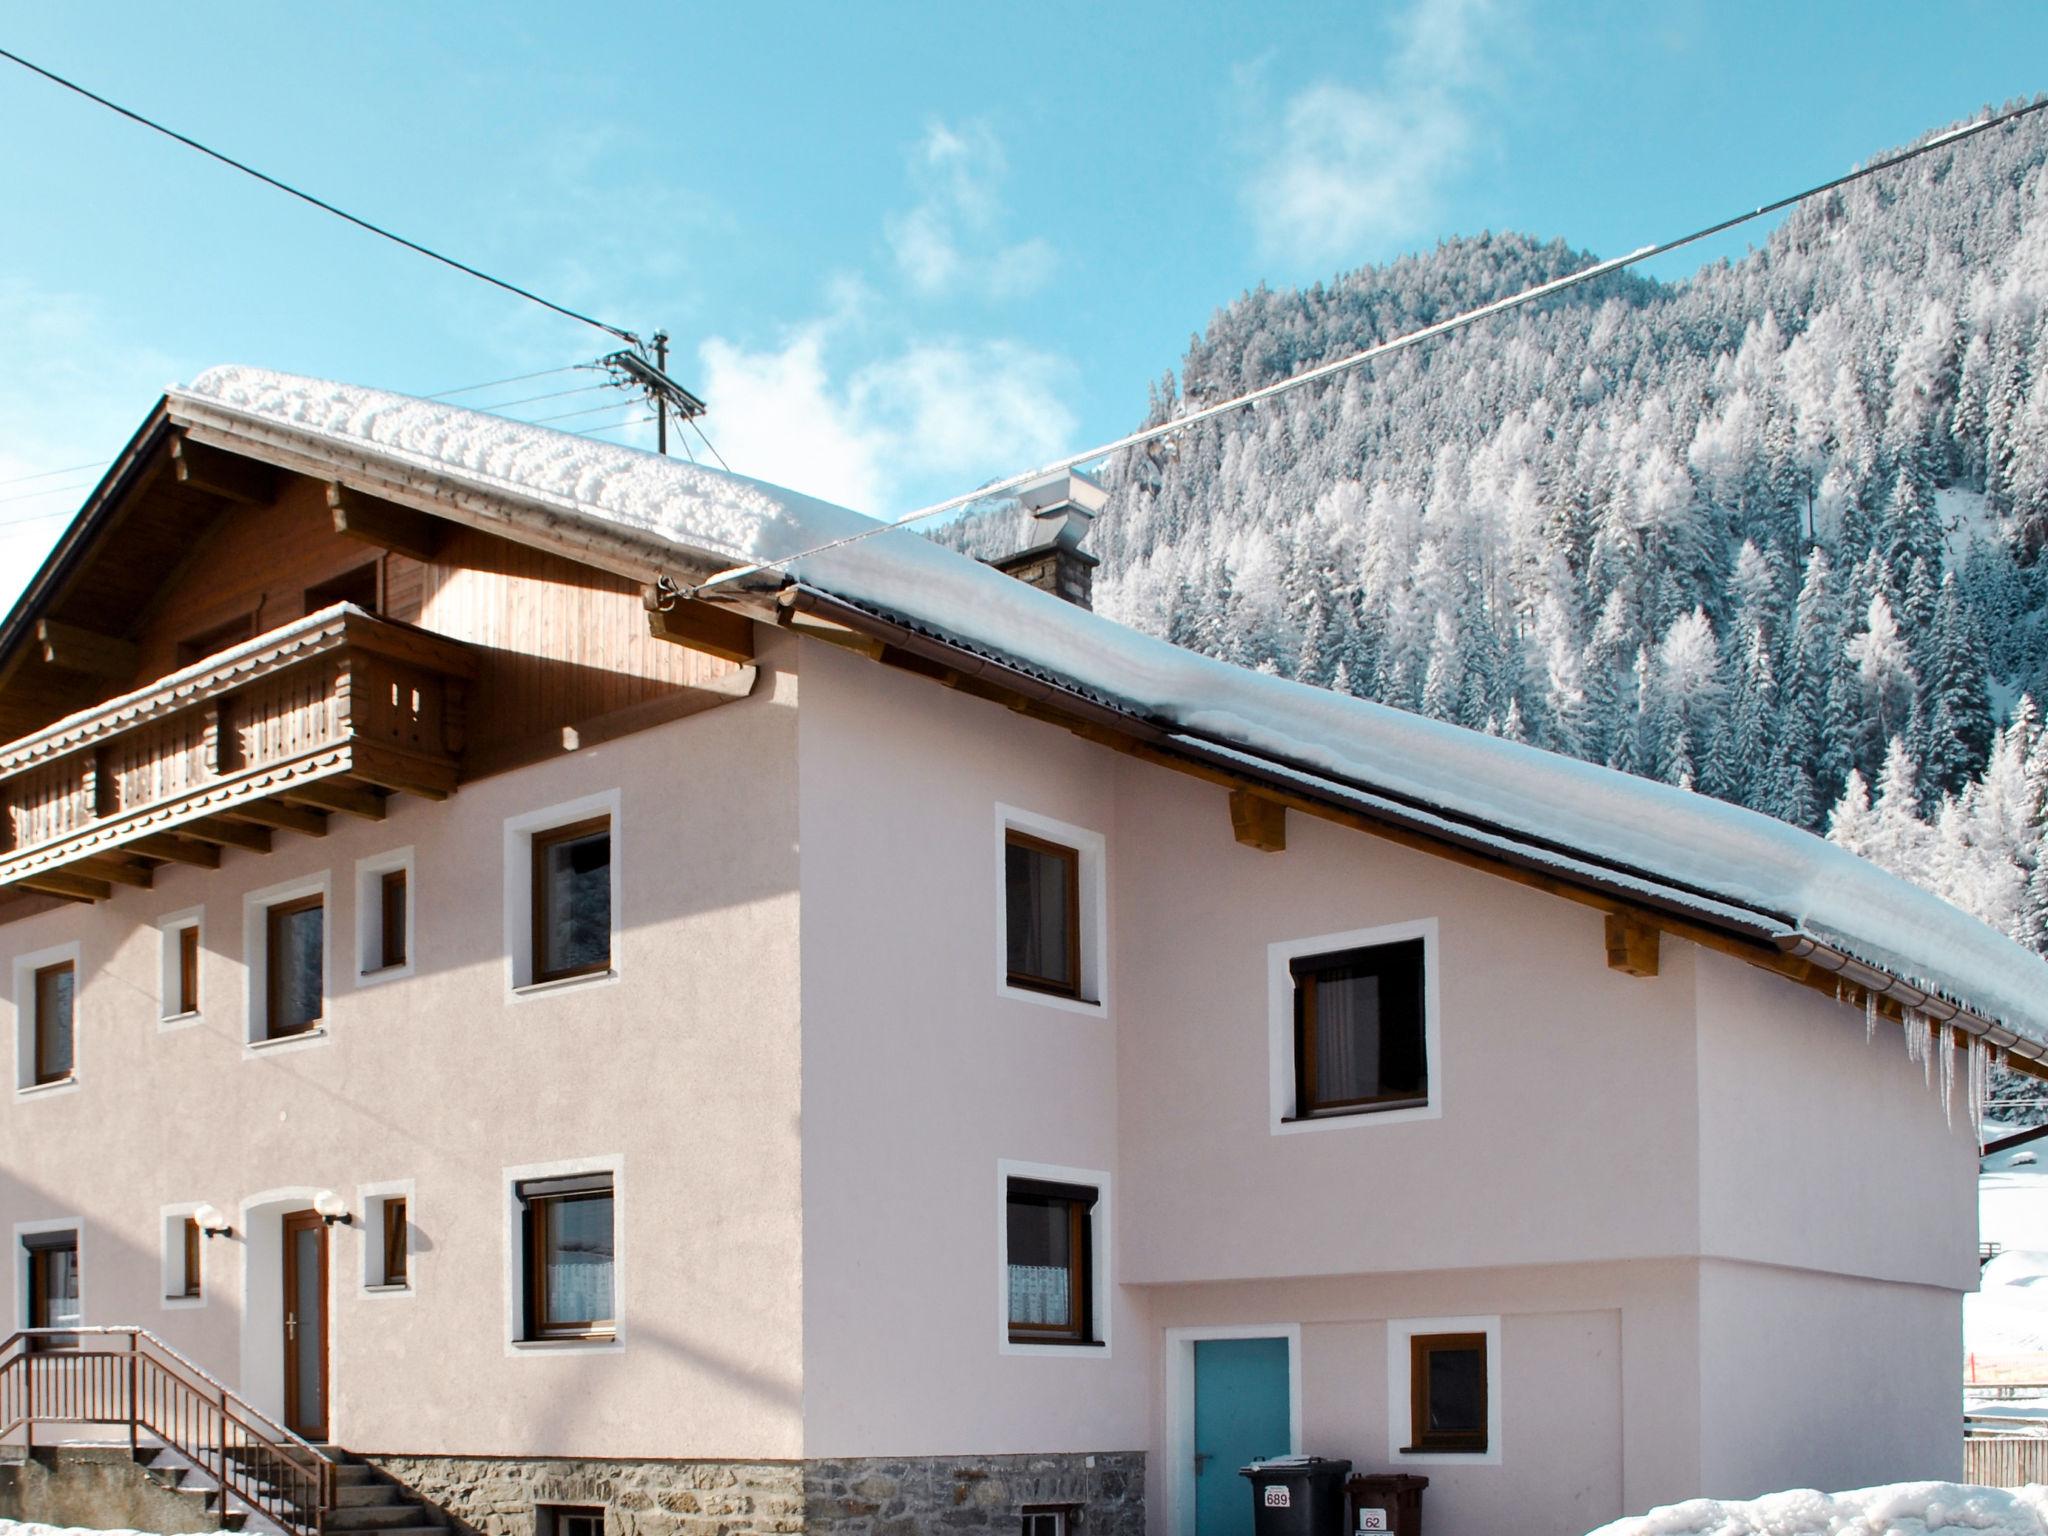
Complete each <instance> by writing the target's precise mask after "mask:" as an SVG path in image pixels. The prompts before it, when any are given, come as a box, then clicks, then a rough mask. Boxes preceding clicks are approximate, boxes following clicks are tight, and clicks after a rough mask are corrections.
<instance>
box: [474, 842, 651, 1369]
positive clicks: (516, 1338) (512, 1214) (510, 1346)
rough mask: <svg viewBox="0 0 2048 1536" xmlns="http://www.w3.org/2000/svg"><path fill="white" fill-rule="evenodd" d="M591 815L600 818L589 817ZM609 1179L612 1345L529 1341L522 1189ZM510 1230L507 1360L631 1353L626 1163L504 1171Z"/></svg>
mask: <svg viewBox="0 0 2048 1536" xmlns="http://www.w3.org/2000/svg"><path fill="white" fill-rule="evenodd" d="M588 814H595V813H594V812H593V813H588ZM592 1173H608V1174H610V1175H611V1179H612V1336H611V1337H610V1338H608V1339H524V1338H521V1337H520V1332H521V1328H520V1325H521V1324H522V1323H523V1322H524V1321H525V1317H526V1244H525V1243H524V1242H523V1241H522V1230H523V1225H524V1224H523V1223H522V1222H521V1220H520V1217H521V1216H522V1215H524V1209H523V1208H524V1205H525V1202H524V1201H522V1200H521V1199H520V1198H519V1186H520V1185H521V1184H523V1183H525V1182H526V1181H527V1180H528V1179H568V1178H576V1177H580V1176H582V1175H584V1174H592ZM503 1177H504V1191H505V1194H504V1223H503V1224H504V1228H505V1276H504V1278H505V1331H504V1336H505V1354H506V1356H507V1357H508V1358H512V1359H518V1358H522V1357H531V1356H535V1355H560V1354H589V1355H608V1354H617V1353H618V1352H619V1351H621V1350H623V1349H624V1348H625V1347H626V1159H625V1158H624V1156H623V1155H621V1154H619V1153H617V1152H612V1153H607V1154H606V1155H604V1156H602V1157H571V1158H564V1159H562V1160H560V1161H557V1162H552V1163H525V1164H522V1165H521V1166H519V1167H517V1168H507V1169H506V1170H505V1171H504V1175H503Z"/></svg>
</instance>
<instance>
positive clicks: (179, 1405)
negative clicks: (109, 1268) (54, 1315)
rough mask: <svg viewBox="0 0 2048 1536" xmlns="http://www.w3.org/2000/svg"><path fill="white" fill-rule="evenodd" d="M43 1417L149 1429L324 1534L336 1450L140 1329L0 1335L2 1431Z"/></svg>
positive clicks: (243, 1498) (138, 1431)
mask: <svg viewBox="0 0 2048 1536" xmlns="http://www.w3.org/2000/svg"><path fill="white" fill-rule="evenodd" d="M38 1424H43V1425H50V1424H105V1425H113V1426H117V1427H125V1428H126V1430H127V1431H128V1445H129V1449H130V1450H137V1449H140V1447H141V1444H142V1437H143V1435H144V1434H145V1433H146V1434H148V1435H149V1436H150V1437H151V1438H152V1439H153V1440H155V1441H159V1442H161V1443H162V1444H164V1445H166V1446H168V1447H170V1448H171V1449H172V1450H174V1451H176V1452H177V1453H178V1454H179V1455H181V1456H183V1457H184V1458H185V1459H186V1460H188V1461H190V1462H191V1463H192V1464H193V1465H194V1466H195V1467H197V1468H199V1470H200V1471H202V1472H204V1473H205V1474H206V1475H207V1476H209V1477H211V1478H213V1479H214V1480H215V1481H216V1482H217V1483H218V1484H219V1485H220V1489H221V1494H222V1501H223V1506H224V1507H225V1504H226V1501H227V1500H228V1499H229V1498H233V1499H236V1500H239V1501H240V1502H241V1503H242V1504H244V1505H246V1506H247V1507H248V1508H249V1509H251V1510H253V1511H255V1512H256V1513H258V1514H260V1515H262V1516H264V1517H265V1518H267V1519H269V1520H272V1521H275V1522H276V1523H277V1524H278V1525H279V1526H280V1527H281V1528H282V1529H283V1530H285V1531H286V1532H288V1533H290V1536H321V1532H322V1531H323V1529H324V1527H325V1525H326V1519H327V1512H328V1511H329V1510H331V1509H332V1508H333V1507H334V1486H335V1475H334V1467H335V1463H334V1459H333V1458H332V1457H331V1456H329V1455H328V1454H327V1453H326V1452H324V1451H322V1450H321V1449H320V1448H319V1447H318V1446H315V1445H313V1444H312V1443H311V1442H309V1441H307V1440H304V1439H302V1438H301V1437H299V1436H298V1435H295V1434H293V1433H292V1432H291V1431H290V1430H289V1429H287V1428H285V1427H284V1425H282V1424H280V1423H278V1422H277V1421H276V1420H275V1419H273V1418H272V1417H271V1416H270V1415H269V1414H267V1413H264V1412H262V1411H261V1410H260V1409H258V1408H256V1407H254V1406H252V1405H251V1404H250V1403H248V1402H247V1401H245V1400H244V1399H243V1398H242V1397H240V1396H239V1395H237V1394H236V1393H235V1392H233V1391H232V1390H230V1389H229V1388H228V1387H227V1386H225V1385H223V1384H222V1383H221V1382H219V1381H217V1380H215V1379H214V1378H213V1377H212V1376H210V1375H208V1374H207V1372H206V1371H205V1370H203V1369H202V1368H200V1367H199V1366H197V1365H195V1364H193V1363H192V1362H191V1361H190V1360H188V1359H186V1358H185V1357H184V1356H183V1355H181V1354H179V1353H178V1352H177V1351H176V1350H175V1349H173V1348H171V1346H170V1345H168V1344H166V1343H164V1341H163V1340H162V1339H159V1338H157V1337H156V1335H154V1334H152V1333H150V1332H148V1331H147V1330H146V1329H142V1328H128V1327H121V1328H105V1327H92V1328H88V1327H76V1328H24V1329H21V1330H20V1331H19V1332H17V1333H15V1334H12V1335H11V1336H9V1338H8V1339H7V1340H6V1342H5V1343H0V1440H7V1439H11V1438H12V1437H13V1436H14V1434H15V1432H16V1431H17V1430H18V1431H20V1432H21V1436H22V1441H23V1443H24V1444H25V1445H26V1446H28V1447H29V1448H31V1449H33V1447H34V1446H35V1443H36V1426H37V1425H38Z"/></svg>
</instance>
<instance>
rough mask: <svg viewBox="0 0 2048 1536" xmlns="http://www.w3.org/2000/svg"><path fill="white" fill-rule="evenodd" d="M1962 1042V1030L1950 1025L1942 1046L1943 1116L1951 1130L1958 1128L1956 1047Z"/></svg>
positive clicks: (1944, 1121) (1943, 1120)
mask: <svg viewBox="0 0 2048 1536" xmlns="http://www.w3.org/2000/svg"><path fill="white" fill-rule="evenodd" d="M1962 1043H1963V1035H1962V1031H1961V1030H1959V1029H1957V1028H1956V1027H1955V1025H1953V1024H1951V1025H1949V1026H1948V1032H1947V1034H1946V1036H1945V1037H1943V1039H1942V1046H1941V1118H1942V1122H1943V1123H1944V1124H1945V1125H1947V1126H1948V1128H1949V1129H1950V1130H1954V1129H1955V1128H1956V1048H1957V1047H1958V1046H1960V1045H1961V1044H1962Z"/></svg>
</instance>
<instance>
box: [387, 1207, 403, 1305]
mask: <svg viewBox="0 0 2048 1536" xmlns="http://www.w3.org/2000/svg"><path fill="white" fill-rule="evenodd" d="M406 1258H407V1252H406V1225H405V1199H404V1197H403V1196H400V1195H392V1196H389V1197H387V1198H386V1199H385V1201H384V1284H386V1285H405V1284H407V1283H408V1282H407V1280H406Z"/></svg>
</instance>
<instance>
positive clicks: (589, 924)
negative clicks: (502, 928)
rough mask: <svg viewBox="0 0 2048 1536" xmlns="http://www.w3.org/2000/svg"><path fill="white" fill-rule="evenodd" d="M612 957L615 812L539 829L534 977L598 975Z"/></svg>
mask: <svg viewBox="0 0 2048 1536" xmlns="http://www.w3.org/2000/svg"><path fill="white" fill-rule="evenodd" d="M611 963H612V823H611V818H610V817H609V816H594V817H592V818H591V819H590V820H588V821H578V822H573V823H571V824H570V825H568V826H566V827H553V828H550V829H549V830H547V831H545V832H536V833H534V834H533V980H534V981H536V982H541V981H562V980H564V979H566V978H568V977H571V976H589V975H594V974H596V973H598V972H601V971H607V970H609V969H611Z"/></svg>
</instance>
